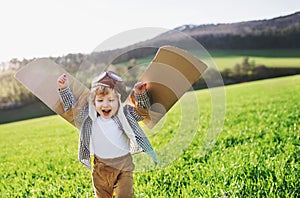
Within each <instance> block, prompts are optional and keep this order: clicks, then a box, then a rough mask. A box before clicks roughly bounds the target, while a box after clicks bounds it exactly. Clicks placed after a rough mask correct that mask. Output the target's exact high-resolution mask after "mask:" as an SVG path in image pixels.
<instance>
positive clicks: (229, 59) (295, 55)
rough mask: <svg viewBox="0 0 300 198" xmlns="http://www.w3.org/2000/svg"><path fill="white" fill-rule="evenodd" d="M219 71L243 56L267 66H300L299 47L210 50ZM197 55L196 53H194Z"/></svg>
mask: <svg viewBox="0 0 300 198" xmlns="http://www.w3.org/2000/svg"><path fill="white" fill-rule="evenodd" d="M209 53H210V55H211V56H212V58H213V61H214V62H215V64H216V66H217V67H218V69H219V70H220V71H222V70H224V69H226V68H232V67H234V66H235V65H236V64H237V63H241V62H242V61H243V59H244V58H245V57H249V61H250V62H254V63H255V65H265V66H267V67H297V68H299V67H300V50H299V49H289V50H287V49H277V50H276V49H270V50H211V51H209ZM196 55H197V53H196Z"/></svg>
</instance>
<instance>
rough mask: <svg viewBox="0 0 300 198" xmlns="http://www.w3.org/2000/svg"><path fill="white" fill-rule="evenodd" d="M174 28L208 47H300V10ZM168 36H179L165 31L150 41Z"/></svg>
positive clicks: (169, 37)
mask: <svg viewBox="0 0 300 198" xmlns="http://www.w3.org/2000/svg"><path fill="white" fill-rule="evenodd" d="M175 30H177V31H180V32H183V33H185V34H187V35H189V36H191V37H193V38H194V39H196V40H197V41H198V42H200V43H201V44H202V45H203V46H204V47H205V48H207V49H266V48H273V49H274V48H277V49H278V48H300V12H296V13H294V14H291V15H287V16H281V17H277V18H273V19H269V20H257V21H247V22H239V23H228V24H225V23H223V24H208V25H183V26H180V27H177V28H175ZM166 39H176V38H172V35H170V34H168V33H164V34H162V35H159V36H158V37H156V38H154V39H152V40H151V41H147V42H148V43H149V44H150V43H151V42H155V43H159V42H163V41H164V40H166Z"/></svg>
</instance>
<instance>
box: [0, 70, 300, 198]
mask: <svg viewBox="0 0 300 198" xmlns="http://www.w3.org/2000/svg"><path fill="white" fill-rule="evenodd" d="M225 90H226V118H225V123H224V127H223V129H222V132H221V134H220V136H219V138H218V140H217V142H216V145H215V146H214V147H213V148H212V150H211V151H210V152H208V153H207V154H206V155H205V156H202V155H201V153H200V150H201V146H202V144H201V140H202V135H201V134H203V131H204V132H205V131H206V129H207V126H208V124H209V122H210V116H211V115H210V113H211V112H210V110H211V105H210V102H211V101H210V96H209V92H208V91H207V90H200V91H197V92H196V94H197V97H198V102H199V104H201V105H200V109H199V112H200V113H199V114H200V115H199V116H200V118H201V121H200V124H199V131H198V133H197V134H196V135H195V137H194V138H193V141H192V142H191V144H190V145H189V147H188V149H186V150H185V152H184V153H183V154H182V155H180V156H179V157H178V159H177V160H175V161H174V162H173V163H171V164H169V165H168V166H166V167H164V168H161V169H157V170H151V171H148V172H135V173H134V179H135V181H134V188H135V197H143V198H144V197H156V198H157V197H299V196H300V181H299V175H300V167H299V164H300V161H299V160H300V125H299V124H300V122H299V121H300V103H299V101H300V75H297V76H291V77H284V78H277V79H270V80H263V81H256V82H251V83H243V84H237V85H233V86H228V87H226V88H225ZM190 105H191V106H189V107H187V108H193V107H194V106H193V104H190ZM176 108H179V107H178V105H176V106H175V108H174V109H173V110H172V112H176V111H177V109H176ZM172 112H171V113H172ZM171 115H172V117H171V120H180V118H177V117H176V115H177V114H176V113H174V114H171ZM170 123H171V124H169V125H168V126H167V127H165V128H164V129H162V130H163V132H162V133H160V132H158V133H156V134H155V135H153V136H151V141H153V145H154V147H159V146H160V145H161V144H166V141H167V140H168V139H167V138H166V133H167V132H169V133H171V132H173V130H174V129H175V128H176V127H177V125H176V122H170ZM77 140H78V132H77V130H76V129H75V128H74V127H73V126H71V125H70V124H68V123H67V122H66V121H64V120H62V119H61V118H60V117H58V116H49V117H43V118H38V119H32V120H27V121H21V122H14V123H10V124H2V125H0V151H1V152H0V160H1V163H0V197H92V196H93V190H92V183H91V173H90V172H89V170H88V169H86V168H85V167H83V166H82V165H81V164H80V163H79V162H78V161H77V145H78V144H77ZM154 141H155V142H154Z"/></svg>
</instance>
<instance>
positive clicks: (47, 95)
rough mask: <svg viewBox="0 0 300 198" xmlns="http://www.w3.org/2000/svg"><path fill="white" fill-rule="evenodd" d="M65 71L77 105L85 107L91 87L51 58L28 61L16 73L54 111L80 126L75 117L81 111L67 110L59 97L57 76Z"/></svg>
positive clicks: (16, 76) (18, 78)
mask: <svg viewBox="0 0 300 198" xmlns="http://www.w3.org/2000/svg"><path fill="white" fill-rule="evenodd" d="M63 73H65V74H66V75H67V77H68V79H69V87H70V88H71V90H72V92H73V95H74V97H75V98H76V100H77V101H78V102H77V106H78V105H80V106H81V107H83V106H84V105H86V104H87V96H88V93H89V89H88V88H87V87H86V86H84V85H83V84H82V83H80V82H79V81H78V80H76V79H75V78H74V77H73V76H72V75H71V74H69V73H68V72H66V71H65V70H64V69H63V68H62V67H61V66H60V65H58V64H56V63H55V62H54V61H52V60H50V59H49V58H39V59H36V60H34V61H32V62H30V63H28V64H27V65H26V66H24V67H22V68H21V69H20V70H19V71H18V72H17V73H16V74H15V78H16V79H17V80H18V81H20V82H21V83H22V84H23V85H25V86H26V87H27V88H28V89H29V90H30V91H31V92H32V93H33V94H34V95H35V96H36V97H38V98H39V99H40V100H41V101H42V102H43V103H45V104H46V105H47V106H48V107H49V108H50V109H51V110H52V111H54V112H55V113H57V114H58V115H60V116H61V117H63V118H64V119H65V120H67V121H68V122H70V123H71V124H73V125H74V126H77V128H78V127H80V126H79V125H77V123H76V124H75V120H74V117H76V114H77V113H79V112H75V110H74V108H71V109H70V110H69V111H66V112H65V111H64V108H63V106H62V103H61V101H60V98H59V93H58V88H57V78H58V77H59V76H60V75H61V74H63ZM77 109H80V107H78V108H77Z"/></svg>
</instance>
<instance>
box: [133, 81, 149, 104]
mask: <svg viewBox="0 0 300 198" xmlns="http://www.w3.org/2000/svg"><path fill="white" fill-rule="evenodd" d="M134 96H135V98H136V102H137V106H138V107H141V108H143V109H149V108H150V106H151V104H150V99H149V95H148V92H147V83H145V82H138V83H136V84H135V85H134Z"/></svg>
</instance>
